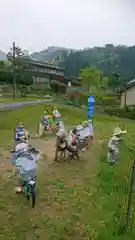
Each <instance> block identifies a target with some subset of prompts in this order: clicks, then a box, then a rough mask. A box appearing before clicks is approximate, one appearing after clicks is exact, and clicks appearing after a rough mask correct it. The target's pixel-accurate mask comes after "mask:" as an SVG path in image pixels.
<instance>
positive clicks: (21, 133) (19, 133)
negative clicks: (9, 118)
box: [14, 122, 28, 141]
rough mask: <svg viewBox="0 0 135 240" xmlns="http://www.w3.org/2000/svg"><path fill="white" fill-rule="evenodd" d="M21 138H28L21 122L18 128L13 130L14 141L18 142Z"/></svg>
mask: <svg viewBox="0 0 135 240" xmlns="http://www.w3.org/2000/svg"><path fill="white" fill-rule="evenodd" d="M21 138H24V139H26V140H27V138H28V132H27V131H26V130H25V128H24V125H23V124H22V122H20V123H19V124H18V126H17V127H16V128H15V129H14V140H15V141H19V140H20V139H21Z"/></svg>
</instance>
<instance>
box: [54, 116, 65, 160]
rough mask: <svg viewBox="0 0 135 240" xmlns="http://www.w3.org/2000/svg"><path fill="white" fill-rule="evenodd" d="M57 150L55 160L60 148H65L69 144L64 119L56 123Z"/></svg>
mask: <svg viewBox="0 0 135 240" xmlns="http://www.w3.org/2000/svg"><path fill="white" fill-rule="evenodd" d="M56 127H57V129H56V151H55V158H54V160H55V161H57V156H58V151H59V149H60V148H63V149H64V148H65V147H66V144H67V137H68V134H67V131H66V129H65V126H64V123H63V122H62V121H60V122H58V123H57V124H56Z"/></svg>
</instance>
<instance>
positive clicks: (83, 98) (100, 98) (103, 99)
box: [80, 93, 120, 106]
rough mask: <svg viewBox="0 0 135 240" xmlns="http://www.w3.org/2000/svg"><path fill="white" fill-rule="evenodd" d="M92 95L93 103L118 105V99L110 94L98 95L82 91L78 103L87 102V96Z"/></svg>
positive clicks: (85, 103) (83, 103) (84, 103)
mask: <svg viewBox="0 0 135 240" xmlns="http://www.w3.org/2000/svg"><path fill="white" fill-rule="evenodd" d="M89 95H93V96H94V97H95V105H97V106H112V105H113V106H119V105H120V101H119V99H118V98H117V97H116V96H111V95H99V94H97V95H96V94H90V93H89V94H88V93H82V94H81V95H80V104H81V105H87V102H88V96H89Z"/></svg>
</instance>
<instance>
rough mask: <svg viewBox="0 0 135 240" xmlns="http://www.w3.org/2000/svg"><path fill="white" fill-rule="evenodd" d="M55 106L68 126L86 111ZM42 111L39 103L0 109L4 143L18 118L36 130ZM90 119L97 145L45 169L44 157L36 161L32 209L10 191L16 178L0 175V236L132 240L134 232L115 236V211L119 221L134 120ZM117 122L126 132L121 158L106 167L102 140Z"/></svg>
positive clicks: (124, 200)
mask: <svg viewBox="0 0 135 240" xmlns="http://www.w3.org/2000/svg"><path fill="white" fill-rule="evenodd" d="M48 107H49V108H50V107H51V106H48ZM59 108H60V111H61V113H62V116H63V117H64V118H65V122H66V124H67V125H72V124H75V123H77V124H78V123H79V122H80V121H82V120H85V118H86V115H87V113H86V110H76V109H75V108H68V107H65V106H62V107H59ZM43 110H44V105H38V106H30V107H25V108H24V109H17V110H13V111H11V112H6V113H0V132H1V134H0V141H1V142H2V144H3V147H4V146H5V147H6V145H7V143H9V142H10V140H11V137H12V129H13V127H14V126H15V124H16V120H22V121H23V122H24V124H25V125H26V127H27V128H28V129H30V130H31V131H36V127H37V121H38V120H39V117H40V115H41V114H42V112H43ZM67 117H68V118H67ZM94 122H95V132H96V140H95V144H94V145H93V147H92V148H91V150H90V152H86V153H85V154H84V155H83V157H82V159H81V161H80V162H77V161H75V162H72V163H71V164H68V163H64V164H62V163H61V164H56V165H52V166H51V167H50V168H48V167H47V166H46V163H45V162H46V161H47V160H46V159H45V160H44V161H43V162H42V163H41V165H39V169H38V181H37V205H36V207H35V209H31V208H30V206H28V203H27V201H26V200H25V199H24V198H23V197H22V196H16V195H15V194H14V192H13V190H12V186H13V185H14V178H10V180H9V179H6V180H5V181H4V180H2V179H1V181H0V192H1V197H0V228H1V231H0V239H4V240H11V239H14V240H16V239H19V240H23V239H26V240H27V239H41V240H42V239H43V240H44V239H46V240H72V239H77V240H89V239H92V240H122V239H123V240H132V239H134V237H135V235H134V234H132V235H131V234H125V235H120V234H118V230H119V224H118V222H117V219H118V218H119V214H117V215H116V213H117V212H120V213H121V217H120V222H121V221H122V220H123V215H124V213H125V211H124V209H125V207H126V200H127V188H126V187H125V182H127V179H126V177H127V175H128V172H129V165H130V163H131V160H132V157H133V152H132V154H131V150H130V146H131V141H132V142H133V141H134V140H135V134H134V123H133V122H132V121H127V120H126V121H125V122H123V120H118V119H112V118H110V117H106V116H95V119H94ZM118 125H119V126H121V127H122V126H123V125H124V126H125V127H126V128H127V130H128V135H127V137H126V138H125V143H122V146H121V150H122V151H121V161H120V162H119V164H117V165H115V166H113V167H110V166H108V164H107V163H106V152H107V148H106V144H107V139H108V137H109V136H110V134H111V132H112V130H113V128H114V126H118ZM102 139H103V140H104V141H103V142H101V140H102ZM46 151H48V149H46Z"/></svg>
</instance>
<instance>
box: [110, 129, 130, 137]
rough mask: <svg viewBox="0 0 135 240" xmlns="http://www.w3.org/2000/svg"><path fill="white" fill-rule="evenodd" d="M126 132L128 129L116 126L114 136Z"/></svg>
mask: <svg viewBox="0 0 135 240" xmlns="http://www.w3.org/2000/svg"><path fill="white" fill-rule="evenodd" d="M124 133H127V131H126V130H121V129H120V128H119V127H116V128H115V129H114V131H113V136H117V135H120V134H124Z"/></svg>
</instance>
